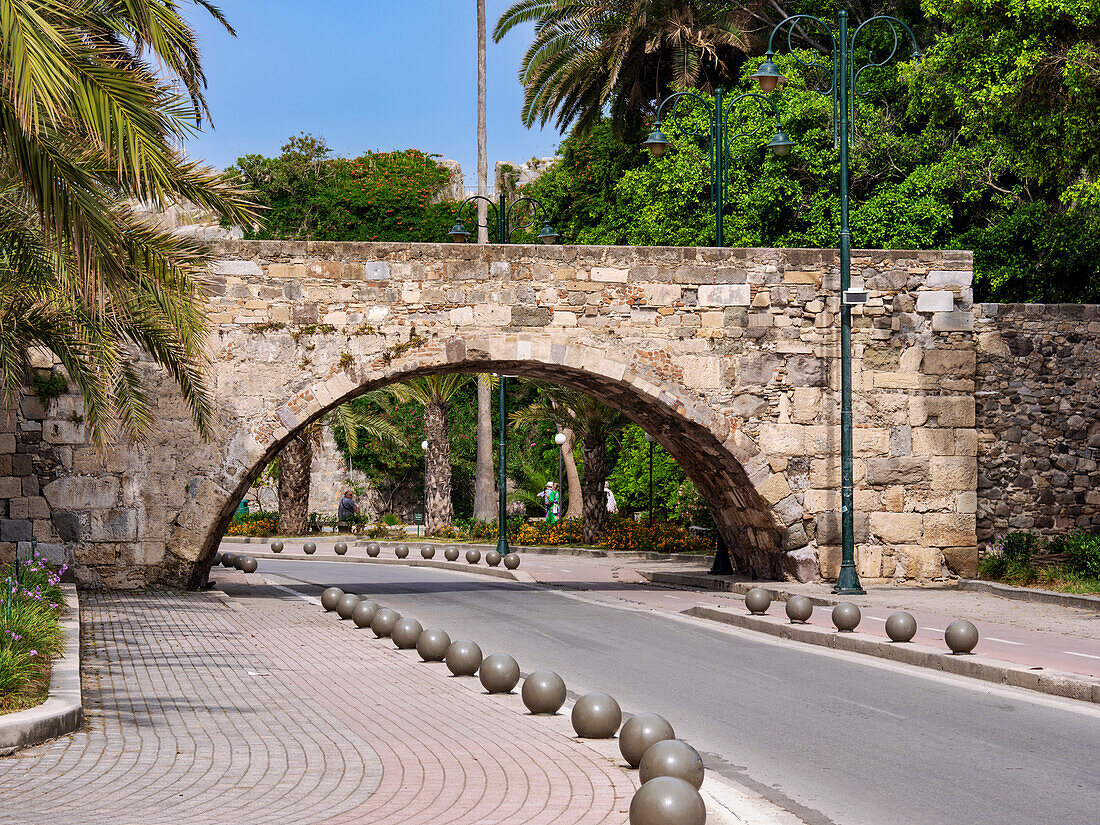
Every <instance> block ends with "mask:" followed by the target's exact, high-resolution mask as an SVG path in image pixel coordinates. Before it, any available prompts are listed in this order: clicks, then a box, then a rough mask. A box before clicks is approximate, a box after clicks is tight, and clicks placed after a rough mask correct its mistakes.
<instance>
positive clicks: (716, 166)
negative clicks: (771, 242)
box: [642, 89, 792, 246]
mask: <svg viewBox="0 0 1100 825" xmlns="http://www.w3.org/2000/svg"><path fill="white" fill-rule="evenodd" d="M745 99H751V100H752V101H753V102H754V103H755V104H756V106H757V108H758V109H759V115H760V119H759V122H758V123H757V125H756V128H754V129H748V130H745V131H741V132H738V133H737V134H735V135H730V134H728V132H729V127H728V126H727V125H726V121H727V120H728V119H729V116H730V113H731V112H732V111H733V108H734V107H735V106H736V105H737V104H738V103H740V102H741V101H742V100H745ZM695 106H702V107H703V108H704V109H705V110H706V111H707V120H708V124H709V128H710V133H709V134H706V133H704V132H702V131H700V130H699V129H695V128H685V129H683V130H682V131H683V132H684V133H685V134H687V135H689V136H691V137H694V138H698V139H701V140H702V141H703V142H704V143H706V145H707V150H708V151H709V153H710V155H709V162H710V203H711V206H713V207H714V245H715V246H724V245H725V238H724V236H723V230H722V208H723V206H724V204H725V200H726V179H727V177H728V176H729V173H728V171H727V170H728V168H729V163H730V160H731V154H732V147H733V142H734V141H735V140H737V139H738V138H743V137H748V136H749V135H755V134H758V133H761V132H763V131H765V130H767V129H769V128H770V124H771V123H772V121H773V119H774V121H775V134H774V135H772V138H771V140H770V141H769V142H768V143H767V148H768V149H771V150H772V151H773V152H774V153H775V154H776V155H785V154H787V152H788V151H790V148H791V146H792V142H791V139H790V138H788V137H787V135H786V134H785V133H784V132H783V124H782V122H781V121H780V119H779V110H778V109H776V108H775V104H774V103H772V102H771V101H770V100H768V98H766V97H764V96H763V95H759V94H757V93H756V92H745V94H741V95H737V97H735V98H733V99H732V100H730V101H729V103H728V104H726V105H725V106H724V107H723V105H722V90H721V89H715V90H714V102H713V104H712V103H710V102H708V101H707V100H706V99H705V98H703V97H701V96H699V95H697V94H696V93H695V92H677V93H676V94H672V95H669V96H668V97H666V98H665V99H664V100H663V101H661V105H660V107H659V108H658V109H657V122H656V124H654V127H653V131H652V132H651V133H650V135H649V137H648V138H646V140H645V142H644V143H643V144H642V145H643V146H645V147H646V148H647V149H649V153H650V154H651V155H653V157H655V158H659V157H661V156H663V155H664V154H665V152H667V151H668V147H669V146H670V145H671V142H670V141H669V139H668V138H667V137H665V135H664V133H663V132H662V131H661V123H662V122H664V123H668V122H670V121H671V122H673V123H676V122H678V121H682V120H683V118H684V117H685V116H687V114H688V112H689V111H690V109H691V108H693V107H695ZM666 110H667V114H666Z"/></svg>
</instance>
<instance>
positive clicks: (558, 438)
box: [554, 433, 567, 521]
mask: <svg viewBox="0 0 1100 825" xmlns="http://www.w3.org/2000/svg"><path fill="white" fill-rule="evenodd" d="M566 441H567V439H566V437H565V433H558V434H557V435H555V436H554V443H555V444H556V445H557V446H558V520H559V521H560V520H561V516H562V514H563V513H564V512H565V503H564V499H563V498H562V493H561V448H562V447H564V446H565V442H566Z"/></svg>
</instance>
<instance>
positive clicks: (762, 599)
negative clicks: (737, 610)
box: [745, 587, 772, 616]
mask: <svg viewBox="0 0 1100 825" xmlns="http://www.w3.org/2000/svg"><path fill="white" fill-rule="evenodd" d="M771 604H772V594H771V593H769V592H768V591H767V590H765V589H764V588H763V587H754V588H753V589H752V590H750V591H749V592H748V593H746V594H745V607H747V608H748V609H749V612H750V613H752V614H753V615H756V616H759V615H760V614H761V613H766V612H767V611H768V608H769V607H771Z"/></svg>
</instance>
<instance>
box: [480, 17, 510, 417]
mask: <svg viewBox="0 0 1100 825" xmlns="http://www.w3.org/2000/svg"><path fill="white" fill-rule="evenodd" d="M477 193H478V194H479V195H488V194H489V149H488V136H487V129H486V124H485V0H477ZM487 217H488V213H487V211H486V206H485V201H480V200H479V201H478V202H477V222H478V223H480V224H482V226H479V227H478V230H477V242H478V243H488V242H489V230H488V228H486V226H485V225H484V224H486V218H487ZM505 241H507V238H497V243H504V242H505ZM479 397H480V396H479Z"/></svg>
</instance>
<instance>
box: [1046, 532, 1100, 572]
mask: <svg viewBox="0 0 1100 825" xmlns="http://www.w3.org/2000/svg"><path fill="white" fill-rule="evenodd" d="M1051 550H1053V551H1055V552H1062V553H1065V554H1066V556H1067V558H1068V562H1069V567H1070V569H1071V570H1072V571H1073V572H1074V573H1076V574H1078V575H1079V576H1086V577H1088V578H1091V579H1100V536H1090V535H1089V534H1088V533H1085V532H1083V531H1080V530H1078V531H1077V532H1075V533H1070V534H1069V535H1068V536H1060V537H1058V538H1057V539H1055V540H1054V541H1052V542H1051Z"/></svg>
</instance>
